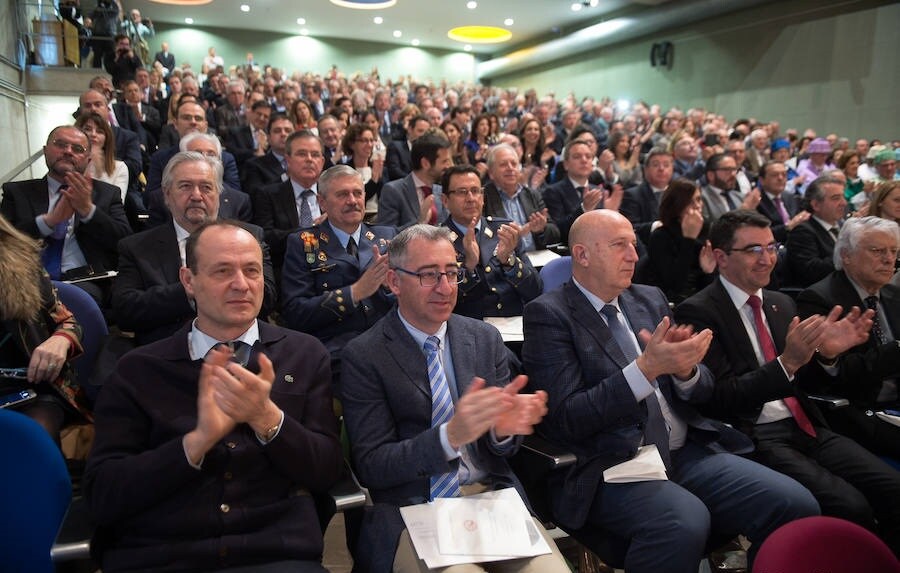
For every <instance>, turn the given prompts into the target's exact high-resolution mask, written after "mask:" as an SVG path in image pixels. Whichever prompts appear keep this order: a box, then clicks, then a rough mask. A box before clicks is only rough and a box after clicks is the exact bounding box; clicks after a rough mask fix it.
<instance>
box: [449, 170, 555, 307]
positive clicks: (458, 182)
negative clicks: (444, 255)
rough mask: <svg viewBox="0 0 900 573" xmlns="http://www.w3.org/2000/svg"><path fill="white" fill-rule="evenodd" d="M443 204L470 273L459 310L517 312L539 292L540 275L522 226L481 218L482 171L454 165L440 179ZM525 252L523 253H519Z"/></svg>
mask: <svg viewBox="0 0 900 573" xmlns="http://www.w3.org/2000/svg"><path fill="white" fill-rule="evenodd" d="M441 188H442V189H443V190H444V191H443V195H442V198H443V201H444V207H445V208H446V209H447V211H448V213H449V216H448V217H447V219H446V220H445V221H444V222H443V226H444V227H447V228H448V229H450V236H451V239H452V241H453V246H454V247H455V248H456V254H457V260H458V262H459V264H460V266H461V267H462V268H464V269H465V271H466V276H465V277H464V278H463V282H462V285H461V286H460V288H459V300H458V301H457V303H456V313H457V314H461V315H463V316H470V317H472V318H484V317H486V316H516V315H520V314H522V308H523V307H524V306H525V303H526V302H528V301H529V300H531V299H533V298H535V297H536V296H538V295H539V294H541V277H540V275H539V274H538V273H537V271H535V269H534V267H533V266H532V265H531V262H530V261H529V260H528V257H526V256H525V255H524V253H522V252H521V251H520V250H519V243H520V241H519V239H520V238H521V237H520V235H521V232H522V228H521V227H520V226H519V225H517V224H516V223H515V222H514V221H512V220H510V219H506V218H502V219H501V218H497V217H483V216H482V212H483V211H484V191H483V190H482V188H481V179H480V177H479V176H478V170H477V169H475V167H473V166H471V165H456V166H454V167H451V168H450V169H447V170H446V171H444V175H443V177H442V179H441ZM520 255H521V256H520Z"/></svg>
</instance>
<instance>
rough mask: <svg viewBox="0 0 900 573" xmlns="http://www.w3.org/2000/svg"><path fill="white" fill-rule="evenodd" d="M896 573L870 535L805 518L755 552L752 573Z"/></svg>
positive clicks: (899, 568)
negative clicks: (839, 572) (843, 572)
mask: <svg viewBox="0 0 900 573" xmlns="http://www.w3.org/2000/svg"><path fill="white" fill-rule="evenodd" d="M785 571H790V572H791V573H813V572H821V571H853V572H854V573H897V572H900V562H898V561H897V558H896V557H894V554H893V553H892V552H891V550H890V549H889V548H888V546H887V545H885V544H884V542H883V541H881V539H879V538H878V537H877V536H876V535H875V534H874V533H872V532H871V531H869V530H867V529H865V528H863V527H861V526H859V525H856V524H855V523H851V522H849V521H845V520H843V519H837V518H835V517H824V516H818V517H805V518H803V519H798V520H796V521H792V522H790V523H787V524H785V525H782V526H781V527H779V528H778V529H777V530H776V531H775V532H774V533H772V534H771V535H769V537H768V538H766V540H765V541H764V542H763V544H762V547H760V548H759V553H758V554H757V556H756V560H755V561H754V563H753V573H781V572H785Z"/></svg>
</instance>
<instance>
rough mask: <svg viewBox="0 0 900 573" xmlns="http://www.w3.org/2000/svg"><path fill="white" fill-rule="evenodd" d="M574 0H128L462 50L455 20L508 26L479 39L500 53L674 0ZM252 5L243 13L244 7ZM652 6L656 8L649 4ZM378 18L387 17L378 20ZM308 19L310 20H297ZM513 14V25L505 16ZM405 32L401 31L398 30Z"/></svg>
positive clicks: (287, 27)
mask: <svg viewBox="0 0 900 573" xmlns="http://www.w3.org/2000/svg"><path fill="white" fill-rule="evenodd" d="M575 1H576V0H480V1H478V6H477V8H475V9H474V10H470V9H468V8H466V3H467V0H397V3H396V5H394V6H393V7H391V8H387V9H384V10H353V9H348V8H341V7H339V6H336V5H334V4H332V3H331V2H329V1H328V0H213V2H211V3H210V4H207V5H204V6H195V7H177V6H171V5H166V4H157V3H155V2H152V1H150V0H127V1H125V2H123V4H124V5H125V6H126V9H129V10H130V9H132V8H137V9H139V10H140V11H141V14H143V16H144V17H145V18H150V19H151V20H153V21H157V22H166V23H171V24H177V25H180V26H184V25H185V21H184V19H185V18H186V17H190V18H193V19H194V24H193V25H194V26H200V27H208V26H209V27H220V28H241V29H249V30H271V31H273V32H278V33H282V34H299V33H300V30H301V28H306V29H307V30H308V31H309V35H310V36H318V37H332V38H343V39H353V40H367V41H374V42H384V43H388V44H398V45H410V42H411V41H412V40H413V38H417V39H418V40H419V41H420V42H421V43H420V46H421V47H431V48H443V49H451V50H461V49H462V48H463V45H462V44H461V43H460V42H457V41H455V40H451V39H450V38H448V37H447V31H448V30H450V29H451V28H454V27H457V26H466V25H491V26H499V27H501V28H508V29H509V30H510V31H511V32H512V34H513V37H512V39H511V40H510V41H509V42H506V43H505V44H499V45H498V44H493V45H491V44H487V45H485V44H482V45H477V44H473V46H472V47H473V50H474V51H475V52H477V53H484V54H497V53H503V52H505V51H507V49H508V47H511V46H515V45H519V44H521V43H523V42H526V41H528V40H532V39H535V38H539V37H547V36H549V35H557V34H559V33H560V30H562V31H563V32H565V31H571V29H577V28H581V27H584V26H587V25H588V24H592V23H595V22H596V21H598V20H599V19H601V18H602V17H604V16H606V15H608V14H610V13H612V12H615V11H617V10H620V9H622V8H625V7H629V6H634V5H635V4H639V5H645V6H646V5H651V6H652V5H657V4H660V3H664V2H667V1H669V0H600V1H599V3H598V5H597V6H596V7H585V8H582V9H581V10H579V11H577V12H575V11H573V10H572V9H571V6H572V4H573V3H574V2H575ZM242 4H246V5H248V6H250V11H249V12H247V13H245V12H242V11H241V10H240V6H241V5H242ZM651 9H652V8H651ZM375 16H381V17H382V18H384V23H382V24H380V25H376V24H374V23H373V18H374V17H375ZM301 17H302V18H305V19H306V23H305V24H304V25H298V24H297V18H301ZM507 18H512V19H513V20H514V23H513V24H512V26H505V25H504V20H505V19H507ZM394 30H400V31H401V32H402V34H403V35H402V37H401V38H399V39H397V38H394V37H393V36H392V34H393V32H394Z"/></svg>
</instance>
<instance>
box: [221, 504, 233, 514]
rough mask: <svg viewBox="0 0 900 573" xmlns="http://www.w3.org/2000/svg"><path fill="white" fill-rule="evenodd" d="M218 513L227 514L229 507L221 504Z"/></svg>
mask: <svg viewBox="0 0 900 573" xmlns="http://www.w3.org/2000/svg"><path fill="white" fill-rule="evenodd" d="M219 511H221V512H222V513H228V512H229V511H231V506H230V505H228V504H227V503H223V504H222V505H220V506H219Z"/></svg>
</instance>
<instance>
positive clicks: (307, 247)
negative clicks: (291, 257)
mask: <svg viewBox="0 0 900 573" xmlns="http://www.w3.org/2000/svg"><path fill="white" fill-rule="evenodd" d="M300 240H301V241H303V250H304V251H305V252H307V253H311V252H313V251H315V250H316V249H318V248H319V241H317V240H316V236H315V235H313V234H312V233H310V232H309V231H303V232H301V233H300Z"/></svg>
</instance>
